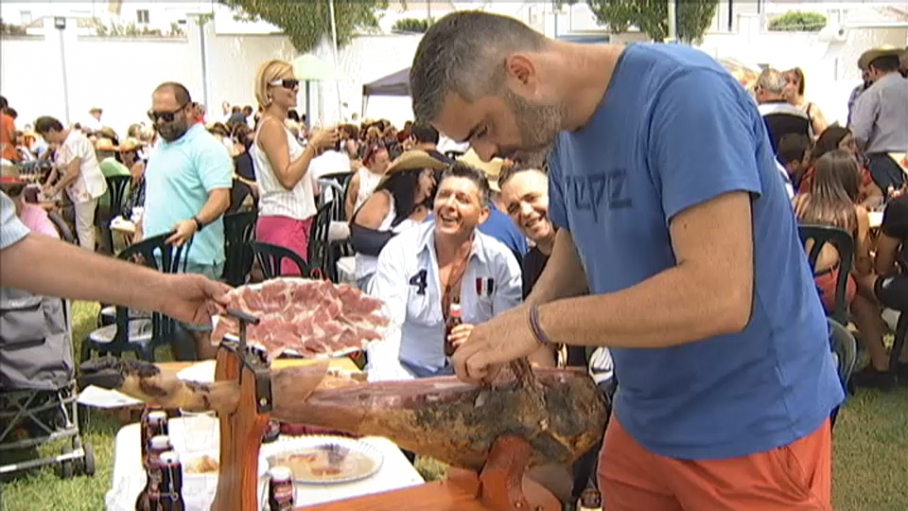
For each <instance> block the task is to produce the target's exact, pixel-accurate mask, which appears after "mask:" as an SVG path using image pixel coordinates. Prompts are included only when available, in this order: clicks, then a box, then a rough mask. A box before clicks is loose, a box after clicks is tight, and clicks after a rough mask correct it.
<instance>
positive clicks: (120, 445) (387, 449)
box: [106, 417, 425, 511]
mask: <svg viewBox="0 0 908 511" xmlns="http://www.w3.org/2000/svg"><path fill="white" fill-rule="evenodd" d="M187 426H188V427H187ZM169 429H170V439H171V442H172V444H173V447H174V449H175V450H176V451H177V452H179V453H185V452H186V445H187V440H188V443H191V444H193V445H194V449H193V452H198V451H203V450H205V449H215V450H216V449H217V445H218V441H219V440H218V437H219V435H218V427H217V423H216V421H214V420H212V419H208V418H205V417H199V418H192V419H185V418H183V419H171V420H170V422H169ZM187 429H188V430H189V432H187ZM202 438H208V441H207V442H204V444H207V445H203V443H202V442H201V439H202ZM283 441H284V439H283V437H282V439H279V440H278V441H277V442H276V443H274V444H267V445H263V446H262V451H263V452H264V453H266V454H267V453H268V451H269V450H273V449H275V448H277V446H278V444H279V443H281V442H283ZM287 441H292V437H290V438H289V439H287ZM362 441H364V442H369V443H370V444H371V445H372V446H373V447H375V448H376V449H378V450H379V451H380V452H381V453H382V456H383V458H384V461H383V462H382V465H381V468H380V469H379V471H378V473H376V474H375V475H373V476H372V477H370V478H368V479H364V480H362V481H355V482H352V483H344V484H324V485H317V484H305V485H304V484H296V485H294V490H295V491H294V493H295V497H296V500H295V502H296V505H297V506H307V505H310V506H311V505H316V504H323V503H325V502H331V501H335V500H343V499H347V498H351V497H359V496H363V495H369V494H372V493H380V492H384V491H389V490H397V489H401V488H407V487H410V486H415V485H419V484H422V483H424V482H425V481H424V480H423V479H422V477H421V476H420V475H419V473H418V472H417V471H416V469H414V468H413V466H412V465H411V464H410V462H409V461H408V460H407V458H406V457H405V456H404V455H403V453H401V451H400V449H398V447H397V445H395V444H394V442H391V441H390V440H388V439H387V438H380V437H367V438H363V439H362ZM139 457H140V448H139V425H138V424H130V425H128V426H124V427H123V428H122V429H120V431H119V432H118V433H117V438H116V442H115V444H114V466H113V474H112V477H111V489H110V491H109V492H107V496H106V503H107V509H108V511H132V510H133V509H135V502H136V498H137V497H138V495H139V492H141V491H142V488H144V487H145V473H144V471H143V470H142V467H141V465H140V462H139ZM186 479H187V478H186V477H184V487H183V499H184V501H185V502H186V509H187V511H198V510H207V509H209V507H210V506H211V501H212V500H213V499H214V493H215V491H216V490H217V478H216V477H208V478H201V477H192V478H188V479H190V480H186ZM206 479H207V482H204V480H206ZM263 486H264V480H263V481H262V484H261V485H259V501H261V492H262V489H263V488H262V487H263Z"/></svg>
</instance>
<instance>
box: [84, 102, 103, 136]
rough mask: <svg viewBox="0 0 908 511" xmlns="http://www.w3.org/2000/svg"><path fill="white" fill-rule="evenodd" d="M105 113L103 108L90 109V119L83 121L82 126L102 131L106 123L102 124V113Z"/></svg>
mask: <svg viewBox="0 0 908 511" xmlns="http://www.w3.org/2000/svg"><path fill="white" fill-rule="evenodd" d="M103 114H104V110H102V109H101V108H98V107H94V108H92V109H91V110H89V111H88V119H86V120H85V122H83V123H82V127H83V128H86V129H89V130H91V131H101V129H102V128H104V125H103V124H101V115H103Z"/></svg>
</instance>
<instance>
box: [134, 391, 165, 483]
mask: <svg viewBox="0 0 908 511" xmlns="http://www.w3.org/2000/svg"><path fill="white" fill-rule="evenodd" d="M168 429H169V428H168V426H167V412H165V411H164V410H162V409H161V408H160V407H154V406H149V407H147V408H145V410H144V411H143V412H142V420H141V422H139V435H140V438H141V441H142V467H143V468H146V469H147V468H148V466H147V463H146V461H145V458H146V457H147V456H148V444H149V442H151V439H152V438H154V437H156V436H159V435H164V436H167V434H168Z"/></svg>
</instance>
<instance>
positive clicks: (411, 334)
mask: <svg viewBox="0 0 908 511" xmlns="http://www.w3.org/2000/svg"><path fill="white" fill-rule="evenodd" d="M423 154H425V153H423ZM426 156H428V155H426ZM429 158H430V159H431V157H429ZM427 164H428V161H427ZM426 179H428V176H426ZM488 196H489V185H488V181H487V180H486V177H485V175H484V174H483V173H482V172H481V171H480V170H478V169H476V168H474V167H471V166H469V165H466V164H464V163H460V162H457V163H455V164H454V165H452V166H451V167H450V168H448V169H447V170H445V172H444V174H443V177H442V180H441V182H440V183H439V186H438V193H437V194H436V196H435V202H434V214H435V215H434V216H435V218H434V220H433V221H430V222H423V223H421V224H420V225H418V226H417V227H415V228H412V229H408V230H407V231H405V232H403V233H401V234H399V235H397V236H395V237H393V238H392V239H391V240H390V241H388V242H387V244H386V245H385V247H384V249H382V251H381V255H379V256H378V264H377V267H376V270H375V276H374V280H373V282H372V287H371V290H370V294H371V295H372V296H374V297H376V298H378V299H380V300H382V301H384V303H385V305H386V307H387V310H388V313H389V316H390V318H391V323H392V326H391V327H390V330H389V332H388V334H387V337H386V339H385V341H384V342H382V343H375V344H376V345H384V346H380V347H378V346H377V347H376V349H370V351H369V366H370V370H369V375H370V378H371V379H379V380H381V379H410V378H425V377H430V376H436V375H443V374H453V367H452V366H451V363H450V360H449V359H448V357H446V355H445V338H444V334H445V323H446V320H447V318H448V315H449V311H450V308H451V304H452V303H459V304H460V307H461V314H462V315H461V317H462V321H463V324H462V325H460V326H459V327H456V328H455V329H454V330H452V333H451V338H450V339H449V340H450V341H451V342H452V343H453V344H454V346H455V347H459V346H461V345H462V343H463V342H464V340H465V339H466V338H467V337H468V336H469V333H470V331H471V330H472V325H474V324H477V323H482V322H483V321H487V320H489V319H491V318H492V317H494V316H496V315H498V314H501V313H502V312H504V311H507V310H509V309H512V308H514V307H516V306H517V305H518V304H519V303H520V301H521V278H520V266H519V265H518V263H517V260H516V259H515V258H514V256H513V254H512V253H511V251H510V250H509V249H508V248H507V247H505V246H504V244H502V243H501V242H499V241H498V240H496V239H494V238H492V237H491V236H487V235H485V234H482V233H481V232H479V231H478V230H477V227H478V226H479V224H481V223H482V222H483V221H485V220H486V218H487V217H488V216H489V197H488ZM364 209H365V206H364ZM547 349H548V348H543V350H547ZM373 371H374V373H375V374H373Z"/></svg>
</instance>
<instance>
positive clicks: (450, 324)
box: [445, 298, 463, 357]
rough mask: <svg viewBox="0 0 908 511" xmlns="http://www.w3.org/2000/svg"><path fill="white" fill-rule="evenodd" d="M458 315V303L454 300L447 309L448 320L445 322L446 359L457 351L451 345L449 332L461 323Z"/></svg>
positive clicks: (461, 320)
mask: <svg viewBox="0 0 908 511" xmlns="http://www.w3.org/2000/svg"><path fill="white" fill-rule="evenodd" d="M460 314H461V313H460V301H459V300H458V299H456V298H455V299H454V300H453V301H452V302H451V306H450V307H449V308H448V319H447V321H445V356H448V357H450V356H451V355H453V354H454V351H455V350H456V349H457V348H455V347H454V344H453V343H451V340H450V337H451V330H454V327H456V326H457V325H459V324H461V323H463V319H461V316H460Z"/></svg>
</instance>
